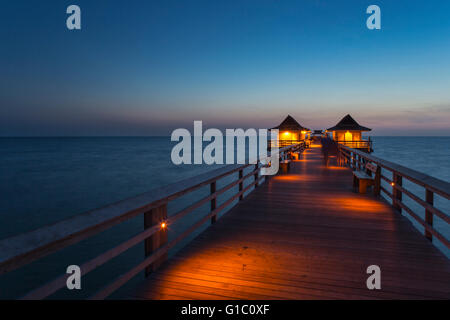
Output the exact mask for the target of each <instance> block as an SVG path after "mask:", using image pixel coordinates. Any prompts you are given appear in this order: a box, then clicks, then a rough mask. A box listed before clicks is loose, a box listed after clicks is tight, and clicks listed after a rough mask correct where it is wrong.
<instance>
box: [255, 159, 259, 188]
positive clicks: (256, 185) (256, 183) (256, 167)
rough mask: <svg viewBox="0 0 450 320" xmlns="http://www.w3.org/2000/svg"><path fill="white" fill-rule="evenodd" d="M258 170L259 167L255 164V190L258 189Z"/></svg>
mask: <svg viewBox="0 0 450 320" xmlns="http://www.w3.org/2000/svg"><path fill="white" fill-rule="evenodd" d="M258 168H259V165H258V163H257V164H255V170H257V171H256V173H255V188H258V178H259V170H258Z"/></svg>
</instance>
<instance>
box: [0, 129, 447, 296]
mask: <svg viewBox="0 0 450 320" xmlns="http://www.w3.org/2000/svg"><path fill="white" fill-rule="evenodd" d="M373 140H374V149H375V152H374V153H373V154H374V155H376V156H378V157H380V158H384V159H386V160H390V161H393V162H397V163H399V164H402V165H404V166H406V167H410V168H413V169H416V170H418V171H421V172H424V173H427V174H429V175H432V176H435V177H437V178H439V179H442V180H445V181H450V161H449V156H450V148H449V146H450V137H374V138H373ZM173 145H174V143H173V142H171V141H170V138H169V137H109V138H100V137H99V138H0V155H1V156H0V177H1V180H0V193H1V195H2V196H1V197H0V239H4V238H8V237H10V236H13V235H16V234H19V233H22V232H26V231H30V230H33V229H36V228H39V227H41V226H44V225H47V224H50V223H54V222H57V221H60V220H63V219H66V218H68V217H70V216H73V215H76V214H79V213H83V212H85V211H87V210H90V209H93V208H97V207H101V206H104V205H106V204H110V203H113V202H116V201H118V200H122V199H126V198H129V197H133V196H136V195H138V194H141V193H143V192H147V191H149V190H152V189H155V188H157V187H161V186H164V185H167V184H170V183H175V182H177V181H179V180H181V179H185V178H189V177H192V176H196V175H198V174H199V173H203V172H207V171H209V170H212V169H214V167H211V166H204V165H200V166H198V165H196V166H194V165H191V166H176V165H174V164H172V162H171V160H170V152H171V149H172V147H173ZM249 169H250V170H251V168H249ZM244 174H245V173H244ZM383 174H385V175H386V176H388V177H390V176H389V172H385V173H383ZM230 179H231V177H230V178H227V179H223V180H222V181H220V182H219V185H218V186H217V187H218V188H220V187H221V186H224V185H226V184H227V183H229V181H230ZM404 185H405V186H406V187H408V189H409V190H411V191H413V192H414V193H415V194H417V195H418V196H421V197H422V198H423V197H424V191H423V190H421V188H417V186H414V185H411V186H410V185H409V184H408V183H407V182H406V183H405V184H404ZM387 187H389V186H387ZM208 192H209V188H202V189H199V190H198V191H196V192H194V193H192V194H189V196H185V197H183V198H181V199H179V200H177V201H175V202H174V203H171V204H170V205H169V215H171V214H173V213H175V212H177V211H178V210H180V209H182V208H183V207H185V206H187V205H188V204H189V203H192V202H194V201H195V199H200V198H201V197H202V196H206V195H207V194H208ZM235 192H236V188H233V189H232V190H230V191H228V193H227V194H224V195H223V196H222V198H221V199H219V200H218V205H220V203H221V202H223V201H225V200H226V199H227V198H228V197H229V196H230V195H232V194H233V193H235ZM435 200H436V203H437V206H438V207H439V208H440V209H441V210H442V211H444V212H446V213H448V212H449V211H450V210H449V203H448V202H449V201H448V200H444V199H440V197H436V199H435ZM407 203H408V205H410V206H411V208H413V209H414V210H415V211H416V212H418V213H420V214H422V211H423V210H421V208H420V207H419V206H416V205H415V203H414V202H413V201H411V203H410V202H407ZM208 209H209V204H206V205H205V206H203V207H201V208H199V209H198V210H196V211H195V212H194V213H192V214H191V215H189V216H187V217H186V219H185V220H182V221H180V222H179V224H177V226H173V227H171V229H170V230H169V236H170V237H173V235H175V234H179V232H180V231H182V230H184V229H185V228H187V227H188V226H189V225H191V224H192V223H193V222H195V221H197V220H199V219H200V218H201V217H202V216H204V214H205V213H206V212H207V211H208ZM423 214H424V213H423ZM423 214H422V215H423ZM435 225H436V228H437V229H438V230H440V231H441V232H442V233H443V234H446V235H447V237H448V236H449V235H450V230H449V226H447V225H445V224H444V223H443V222H442V221H439V219H438V218H437V219H435ZM206 227H207V224H206V225H205V226H203V229H204V228H206ZM420 228H421V227H420V226H418V229H419V230H421V229H420ZM142 229H143V218H142V216H139V217H136V218H133V219H131V220H129V221H127V222H125V223H122V224H120V225H119V226H116V227H113V228H111V229H109V230H107V231H105V232H103V233H101V234H99V235H98V236H95V237H93V238H91V239H88V240H85V241H82V242H81V243H79V244H77V245H75V246H72V247H70V248H67V249H64V250H62V251H60V252H57V253H55V254H53V255H51V256H48V257H46V258H44V259H42V260H40V261H38V262H36V263H33V264H30V265H28V266H26V267H24V268H21V269H19V270H16V271H14V272H11V273H9V274H7V275H2V276H0V298H17V297H20V296H21V295H23V294H24V293H26V292H27V291H29V290H30V289H32V288H35V287H36V286H37V285H40V284H44V283H45V282H46V281H48V280H51V279H52V278H53V277H56V276H57V275H61V274H63V273H64V272H65V270H66V268H67V266H68V265H71V264H77V265H81V264H82V263H83V262H84V261H86V260H87V259H90V258H93V257H95V256H96V255H98V254H99V253H101V252H103V251H104V250H106V249H109V248H112V247H113V246H114V245H117V244H119V243H120V242H122V241H124V240H126V239H128V238H130V237H131V236H133V235H135V234H137V233H138V232H140V231H142ZM201 230H202V229H200V230H199V231H197V233H195V234H193V235H192V236H191V237H190V238H193V237H194V236H195V235H196V234H198V233H199V232H201ZM421 232H422V231H421ZM188 240H189V239H188ZM188 240H187V241H188ZM182 245H183V244H180V245H179V246H178V247H177V248H175V251H176V250H177V249H179V248H180V247H181V246H182ZM437 246H438V247H439V248H440V249H441V250H443V248H442V246H439V244H437ZM445 252H446V254H447V255H448V256H449V257H450V255H449V253H448V250H447V251H445ZM143 254H144V248H143V245H138V246H136V247H134V248H132V249H130V250H128V251H127V252H126V253H124V254H122V255H121V256H119V257H117V258H115V259H113V260H112V261H110V262H109V263H107V264H106V265H104V266H102V267H100V268H98V269H96V270H95V271H93V272H91V273H89V274H88V275H87V276H85V277H83V290H79V291H78V290H77V291H70V292H69V291H67V290H65V291H63V292H59V293H58V294H56V295H55V296H54V297H55V298H85V297H87V296H89V295H91V294H92V293H94V292H95V291H96V290H98V289H99V288H101V284H105V283H106V282H108V280H113V279H114V278H115V277H117V276H119V275H120V274H122V273H123V272H126V271H127V270H129V269H130V268H131V267H132V266H134V265H136V264H137V263H139V262H140V261H142V257H143ZM140 279H142V277H141V275H140V276H138V277H136V279H134V281H131V282H130V283H129V284H128V285H127V286H125V287H124V288H123V289H122V290H121V291H119V292H118V293H117V296H119V295H120V294H121V292H124V291H125V290H127V287H130V286H132V285H134V284H135V282H137V281H139V280H140ZM117 296H116V297H117ZM113 297H115V296H113Z"/></svg>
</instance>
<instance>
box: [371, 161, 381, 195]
mask: <svg viewBox="0 0 450 320" xmlns="http://www.w3.org/2000/svg"><path fill="white" fill-rule="evenodd" d="M380 190H381V167H380V166H379V165H377V170H376V171H375V179H374V186H373V194H374V195H375V196H380Z"/></svg>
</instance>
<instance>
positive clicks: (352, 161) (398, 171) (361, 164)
mask: <svg viewBox="0 0 450 320" xmlns="http://www.w3.org/2000/svg"><path fill="white" fill-rule="evenodd" d="M338 147H339V153H338V162H339V163H340V164H341V165H347V166H349V167H351V168H352V169H354V170H362V171H367V174H369V175H372V172H371V171H370V170H366V169H365V166H366V164H367V163H372V164H375V165H376V166H377V171H376V172H375V174H374V179H375V181H374V189H373V192H374V194H375V195H376V196H380V194H381V192H383V193H384V194H385V195H386V196H388V197H389V198H390V199H391V200H392V206H393V207H394V208H395V209H396V210H397V211H399V212H402V210H404V211H405V212H406V213H407V214H409V215H410V216H411V217H412V218H413V219H414V220H415V221H417V222H418V223H419V224H420V225H422V226H423V228H424V234H425V237H426V238H427V239H429V240H430V241H432V239H433V237H436V238H437V239H438V240H439V241H440V242H442V243H443V244H444V245H445V246H446V247H447V248H449V249H450V241H449V240H448V239H447V238H446V237H445V236H444V235H442V234H441V233H440V232H439V231H437V230H436V229H435V228H434V227H433V216H434V215H435V216H437V217H439V218H440V219H442V221H444V222H445V223H446V224H447V226H448V224H450V216H449V215H448V213H444V212H442V211H441V210H439V209H438V208H436V206H435V205H434V195H435V194H438V195H439V196H441V197H442V198H444V199H447V200H450V183H448V182H446V181H443V180H439V179H436V178H434V177H431V176H429V175H426V174H424V173H421V172H418V171H415V170H412V169H409V168H406V167H404V166H401V165H399V164H396V163H393V162H390V161H386V160H383V159H380V158H377V157H374V156H372V155H369V154H367V153H365V152H363V151H359V150H356V149H352V148H349V147H346V146H344V145H338ZM381 169H385V170H387V171H389V172H391V173H392V178H389V177H386V176H385V175H383V174H382V172H381ZM404 179H405V180H408V181H410V182H412V183H413V184H415V185H417V186H420V187H422V188H423V190H424V195H425V197H424V198H425V200H423V199H422V198H421V197H419V196H417V195H416V194H414V193H413V192H411V191H410V190H407V189H406V188H405V187H404V185H403V182H404V181H403V180H404ZM382 180H383V181H386V182H387V183H388V184H389V186H390V189H391V191H390V190H388V189H386V188H385V187H383V185H382V184H381V181H382ZM388 188H389V187H388ZM403 195H406V196H408V197H409V198H411V199H412V200H413V201H415V202H416V203H418V204H419V205H420V206H421V207H422V208H423V210H424V211H425V215H424V217H425V219H422V218H421V216H420V215H419V214H417V213H416V212H414V211H413V210H412V209H411V208H410V207H408V206H407V205H406V204H405V201H404V200H405V199H403Z"/></svg>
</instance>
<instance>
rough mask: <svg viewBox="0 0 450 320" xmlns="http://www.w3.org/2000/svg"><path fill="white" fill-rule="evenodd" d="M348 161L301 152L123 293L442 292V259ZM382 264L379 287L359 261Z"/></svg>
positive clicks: (448, 282) (410, 295)
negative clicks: (359, 185)
mask: <svg viewBox="0 0 450 320" xmlns="http://www.w3.org/2000/svg"><path fill="white" fill-rule="evenodd" d="M351 178H352V175H351V172H350V170H349V169H345V168H339V167H336V166H333V165H331V166H329V167H326V166H324V165H323V162H322V159H321V153H320V149H319V148H312V149H309V150H306V151H305V153H304V154H303V156H302V159H300V160H299V161H294V162H293V163H292V165H291V171H290V172H289V174H280V175H278V176H275V177H271V178H269V179H268V181H267V182H266V183H265V184H263V185H261V186H260V187H259V188H258V190H255V191H254V192H253V193H251V194H250V195H249V196H248V197H247V198H246V199H244V200H243V201H242V202H240V203H239V205H237V206H236V207H234V208H233V209H232V210H230V212H228V213H227V214H226V215H225V216H224V217H222V218H221V219H219V220H218V221H217V223H216V224H215V225H213V226H211V227H210V228H208V229H207V230H205V231H204V232H203V233H202V234H200V235H199V236H198V237H197V238H195V239H194V240H193V241H192V242H191V243H189V244H188V245H187V246H186V247H185V248H184V249H182V250H181V251H180V252H178V253H177V254H176V255H175V257H174V258H173V259H171V260H170V261H169V262H168V263H166V264H165V265H164V266H163V267H162V268H161V269H160V270H158V271H157V272H155V273H154V274H152V275H151V276H150V277H149V278H148V279H146V280H145V281H143V282H142V283H141V284H140V285H139V286H138V287H137V288H135V289H134V290H133V291H132V292H131V293H130V297H133V298H138V299H181V298H186V299H432V298H437V299H448V298H450V263H449V260H448V259H447V258H446V257H445V256H444V255H443V254H442V253H441V252H439V250H437V249H436V248H435V247H434V246H433V245H432V244H431V243H430V242H429V241H428V240H426V239H425V237H423V236H422V235H421V234H420V233H419V232H418V231H417V230H416V229H415V228H414V227H413V226H412V225H411V223H410V222H409V221H408V220H407V219H406V218H405V217H403V216H401V215H400V214H398V213H396V212H395V211H394V210H393V209H392V207H391V206H390V205H388V204H387V203H385V202H383V201H380V200H378V199H375V198H373V197H371V196H370V195H359V194H355V193H353V192H352V190H351V186H352V184H351ZM371 264H377V265H379V266H380V267H381V283H382V289H381V290H368V289H367V287H366V279H367V277H368V275H367V274H366V268H367V267H368V266H369V265H371Z"/></svg>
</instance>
